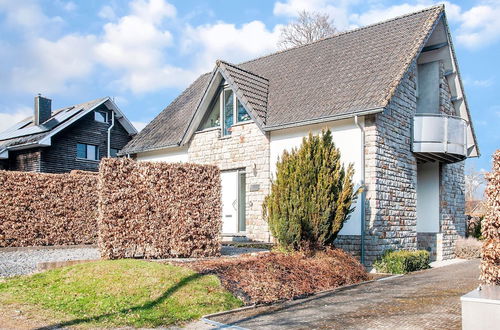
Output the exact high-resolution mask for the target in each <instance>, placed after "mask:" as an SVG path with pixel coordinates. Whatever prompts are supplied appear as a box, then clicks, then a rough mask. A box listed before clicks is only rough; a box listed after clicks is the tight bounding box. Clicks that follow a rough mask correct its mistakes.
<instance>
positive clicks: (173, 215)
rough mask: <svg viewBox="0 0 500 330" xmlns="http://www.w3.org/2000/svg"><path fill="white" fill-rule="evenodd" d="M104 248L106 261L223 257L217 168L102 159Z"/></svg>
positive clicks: (101, 235) (101, 237)
mask: <svg viewBox="0 0 500 330" xmlns="http://www.w3.org/2000/svg"><path fill="white" fill-rule="evenodd" d="M98 189H99V219H98V223H99V248H100V250H101V256H102V257H103V258H107V259H118V258H130V257H144V258H171V257H211V256H218V255H219V254H220V247H221V243H220V237H219V233H220V229H221V226H222V223H221V197H220V171H219V169H218V168H217V167H216V166H208V165H195V164H172V163H149V162H136V161H133V160H131V159H109V158H107V159H103V160H102V161H101V165H100V169H99V184H98Z"/></svg>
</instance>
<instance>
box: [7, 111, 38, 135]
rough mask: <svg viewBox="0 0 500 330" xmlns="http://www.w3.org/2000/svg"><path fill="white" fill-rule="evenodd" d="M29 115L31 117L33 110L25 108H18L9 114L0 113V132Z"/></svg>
mask: <svg viewBox="0 0 500 330" xmlns="http://www.w3.org/2000/svg"><path fill="white" fill-rule="evenodd" d="M31 115H33V110H32V109H30V108H28V107H26V106H22V107H18V108H16V109H15V110H13V111H10V112H3V111H2V112H0V132H3V131H4V130H6V129H7V128H10V127H11V126H13V125H14V124H15V123H17V122H19V121H21V120H23V119H24V118H27V117H28V116H31Z"/></svg>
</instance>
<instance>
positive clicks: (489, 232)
mask: <svg viewBox="0 0 500 330" xmlns="http://www.w3.org/2000/svg"><path fill="white" fill-rule="evenodd" d="M486 179H487V180H488V186H487V188H486V197H487V201H486V203H487V213H486V216H485V218H484V220H483V223H482V228H481V229H482V234H483V237H484V243H483V249H482V261H481V280H483V281H484V282H485V283H490V284H496V285H500V149H499V150H497V151H496V153H495V154H494V155H493V170H492V171H491V173H489V174H488V175H486Z"/></svg>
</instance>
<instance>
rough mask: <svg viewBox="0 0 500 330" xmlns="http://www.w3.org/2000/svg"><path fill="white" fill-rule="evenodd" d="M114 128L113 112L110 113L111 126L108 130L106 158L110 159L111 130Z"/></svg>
mask: <svg viewBox="0 0 500 330" xmlns="http://www.w3.org/2000/svg"><path fill="white" fill-rule="evenodd" d="M114 126H115V112H114V111H111V126H109V128H108V158H110V157H111V130H112V129H113V127H114Z"/></svg>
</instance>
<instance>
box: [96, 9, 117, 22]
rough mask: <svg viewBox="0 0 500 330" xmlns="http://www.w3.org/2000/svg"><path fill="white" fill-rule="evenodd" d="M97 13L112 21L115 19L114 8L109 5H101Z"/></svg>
mask: <svg viewBox="0 0 500 330" xmlns="http://www.w3.org/2000/svg"><path fill="white" fill-rule="evenodd" d="M97 15H98V16H99V17H100V18H102V19H105V20H108V21H114V20H115V19H116V14H115V10H114V9H113V7H111V6H103V7H102V8H101V9H100V10H99V13H97Z"/></svg>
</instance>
